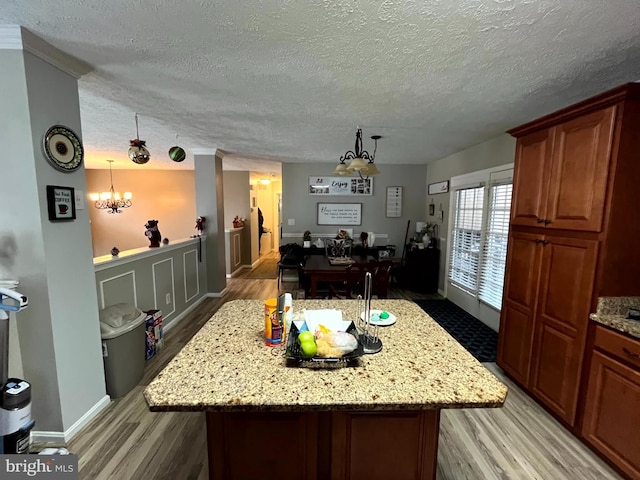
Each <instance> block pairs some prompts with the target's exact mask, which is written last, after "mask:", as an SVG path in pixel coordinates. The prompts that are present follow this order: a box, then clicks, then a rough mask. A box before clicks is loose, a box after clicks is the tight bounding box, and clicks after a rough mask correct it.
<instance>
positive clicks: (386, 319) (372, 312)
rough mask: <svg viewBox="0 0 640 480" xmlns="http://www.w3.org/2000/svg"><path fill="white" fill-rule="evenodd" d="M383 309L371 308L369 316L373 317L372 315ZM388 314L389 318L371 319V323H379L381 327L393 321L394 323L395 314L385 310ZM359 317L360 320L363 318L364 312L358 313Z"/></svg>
mask: <svg viewBox="0 0 640 480" xmlns="http://www.w3.org/2000/svg"><path fill="white" fill-rule="evenodd" d="M383 311H384V310H373V309H372V310H371V316H372V317H373V316H374V315H380V314H381V313H382V312H383ZM387 313H388V314H389V318H385V319H384V320H383V319H382V318H380V319H379V320H373V319H372V320H371V325H379V326H381V327H386V326H388V325H393V324H394V323H396V320H397V318H396V316H395V315H394V314H393V313H391V312H387ZM360 318H361V319H362V320H364V312H362V313H361V314H360Z"/></svg>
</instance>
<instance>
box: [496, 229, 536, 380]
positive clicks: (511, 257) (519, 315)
mask: <svg viewBox="0 0 640 480" xmlns="http://www.w3.org/2000/svg"><path fill="white" fill-rule="evenodd" d="M541 241H542V236H540V235H532V234H528V233H520V232H512V233H511V235H510V237H509V245H508V248H507V268H506V270H505V282H504V285H505V286H504V297H503V301H502V311H501V313H500V333H499V340H498V358H497V361H498V365H500V367H502V368H503V369H504V370H505V371H506V372H507V373H509V374H511V375H512V376H513V377H514V378H515V379H516V380H518V381H519V382H520V383H522V384H523V385H528V381H529V365H530V362H531V345H532V341H533V320H534V315H535V307H536V295H537V288H538V278H539V274H538V272H539V271H540V259H541V253H542V252H541V250H542V244H541V243H540V242H541Z"/></svg>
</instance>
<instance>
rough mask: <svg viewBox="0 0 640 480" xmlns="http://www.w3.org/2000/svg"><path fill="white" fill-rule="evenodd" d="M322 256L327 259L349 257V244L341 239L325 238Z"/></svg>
mask: <svg viewBox="0 0 640 480" xmlns="http://www.w3.org/2000/svg"><path fill="white" fill-rule="evenodd" d="M324 254H325V256H327V257H350V256H351V242H349V241H347V240H345V239H342V238H326V239H325V240H324Z"/></svg>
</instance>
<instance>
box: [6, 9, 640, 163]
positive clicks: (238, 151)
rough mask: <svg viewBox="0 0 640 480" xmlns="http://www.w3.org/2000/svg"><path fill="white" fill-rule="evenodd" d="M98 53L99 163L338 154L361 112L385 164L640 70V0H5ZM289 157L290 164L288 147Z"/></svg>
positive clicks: (41, 27) (89, 114)
mask: <svg viewBox="0 0 640 480" xmlns="http://www.w3.org/2000/svg"><path fill="white" fill-rule="evenodd" d="M0 24H18V25H23V26H25V27H26V28H28V29H29V30H31V31H32V32H33V33H35V34H37V35H39V36H40V37H42V38H43V39H45V40H46V41H48V42H49V43H51V44H52V45H54V46H56V47H58V48H59V49H61V50H63V51H64V52H67V53H69V54H71V55H73V56H75V57H77V58H79V59H81V60H83V61H85V62H87V63H88V64H90V65H91V66H92V67H93V68H94V70H93V71H92V72H91V73H89V74H87V75H85V76H84V77H82V78H81V79H80V81H79V86H80V100H81V115H82V133H83V139H84V143H85V148H86V151H87V155H86V166H87V167H89V168H105V167H106V162H104V160H105V159H106V158H113V159H115V160H116V164H115V166H114V168H117V167H118V166H120V167H121V168H133V167H136V166H135V165H134V164H133V163H132V162H130V161H129V160H128V158H127V156H126V151H127V148H128V141H129V140H130V139H132V138H135V119H134V114H135V112H138V114H139V125H140V138H142V139H144V140H146V141H147V146H148V147H149V150H150V151H151V154H152V158H151V161H150V162H149V163H148V164H146V165H145V166H144V167H138V168H193V158H192V156H191V155H188V157H187V160H186V161H185V162H183V163H181V164H177V163H174V162H172V161H171V160H169V158H168V156H167V150H168V149H169V147H171V146H172V145H175V144H179V145H181V146H183V147H184V148H185V149H187V151H189V150H190V149H192V148H220V149H223V150H224V151H225V152H229V154H228V155H227V156H225V169H247V168H252V169H254V170H256V171H259V172H265V173H267V172H276V171H278V170H279V166H278V163H276V162H280V161H281V162H291V161H294V162H324V163H326V164H327V165H326V167H322V168H319V169H318V170H319V172H320V171H326V172H327V173H330V171H331V170H332V168H333V165H334V164H336V163H337V161H338V159H339V157H340V155H342V154H344V152H345V151H346V150H347V149H350V148H352V147H353V142H354V140H355V130H356V126H357V125H360V126H361V127H362V129H363V137H364V147H365V149H367V150H371V149H372V148H373V142H372V140H370V138H369V137H370V136H371V135H374V134H378V135H382V136H383V138H382V139H381V140H380V141H379V142H378V151H377V157H376V163H377V164H379V166H380V169H381V170H382V171H383V173H384V166H385V165H388V164H420V163H426V162H429V161H433V160H435V159H438V158H442V157H444V156H446V155H449V154H451V153H454V152H456V151H458V150H461V149H464V148H467V147H469V146H471V145H474V144H476V143H479V142H482V141H484V140H486V139H488V138H491V137H493V136H495V135H497V134H499V133H501V132H504V131H505V130H506V129H508V128H510V127H514V126H516V125H518V124H520V123H523V122H525V121H528V120H531V119H533V118H536V117H538V116H540V115H543V114H546V113H549V112H551V111H553V110H555V109H557V108H560V107H563V106H566V105H569V104H571V103H574V102H575V101H577V100H580V99H583V98H586V97H589V96H591V95H593V94H596V93H599V92H601V91H604V90H606V89H609V88H612V87H615V86H617V85H619V84H621V83H625V82H628V81H636V80H638V79H640V35H638V32H639V31H640V3H639V2H638V1H637V0H616V1H605V0H563V1H561V2H559V1H557V0H482V1H472V0H463V1H455V2H454V1H451V0H432V1H427V0H405V1H393V0H386V1H362V0H360V1H358V0H336V1H329V0H323V1H320V0H318V1H314V2H307V1H299V0H298V1H296V0H227V1H215V2H207V1H204V0H182V1H180V2H176V1H175V0H129V1H125V0H100V1H98V0H94V1H91V0H57V1H56V0H2V3H1V4H0ZM274 161H275V162H274Z"/></svg>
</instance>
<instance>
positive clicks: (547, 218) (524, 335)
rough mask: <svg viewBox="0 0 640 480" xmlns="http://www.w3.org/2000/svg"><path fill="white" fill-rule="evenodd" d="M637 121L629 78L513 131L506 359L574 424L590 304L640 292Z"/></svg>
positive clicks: (639, 99) (578, 416) (578, 417)
mask: <svg viewBox="0 0 640 480" xmlns="http://www.w3.org/2000/svg"><path fill="white" fill-rule="evenodd" d="M638 128H640V85H639V84H627V85H623V86H621V87H619V88H617V89H614V90H611V91H609V92H605V93H603V94H601V95H598V96H596V97H593V98H591V99H588V100H585V101H583V102H580V103H578V104H575V105H573V106H570V107H567V108H565V109H562V110H560V111H558V112H555V113H552V114H550V115H547V116H545V117H542V118H540V119H537V120H535V121H532V122H530V123H527V124H525V125H522V126H520V127H517V128H514V129H512V130H510V131H509V133H511V134H512V135H513V136H515V137H516V139H517V142H516V158H515V165H514V190H513V200H512V208H511V225H510V233H509V246H508V250H507V267H506V273H505V289H504V296H503V308H502V311H501V323H500V332H499V347H498V358H497V361H498V364H499V365H500V366H501V367H502V368H503V369H504V370H505V372H507V373H508V374H509V375H511V376H512V377H513V378H514V379H515V380H516V381H518V382H519V383H520V384H521V385H522V386H523V387H524V388H525V389H526V390H527V391H528V392H529V393H531V394H532V395H533V396H534V397H535V398H536V399H537V400H538V401H539V402H540V403H541V404H543V405H544V406H546V407H547V408H548V409H549V410H550V411H552V412H553V413H554V414H555V415H556V417H557V418H559V419H560V420H562V421H563V422H565V423H566V424H567V425H569V426H570V427H572V428H574V431H577V429H578V428H579V427H580V425H581V422H582V413H583V409H584V405H583V404H584V399H583V398H582V399H581V397H580V395H579V392H580V390H581V388H582V389H584V388H585V387H584V382H586V379H585V378H584V377H585V376H586V375H583V370H584V367H585V363H584V362H585V357H586V355H585V350H586V349H587V333H588V327H589V313H590V312H594V311H595V310H596V304H597V299H598V297H601V296H637V295H640V282H638V281H637V272H638V271H639V270H640V255H639V254H638V253H637V252H638V250H637V239H638V238H640V209H638V208H637V205H638V201H637V193H636V191H637V190H638V185H640V162H638V161H637V152H638V150H639V149H640V136H638V134H637V132H638ZM634 205H635V206H634ZM634 239H635V244H636V245H635V247H634V246H633V245H634ZM634 271H635V272H636V273H635V275H634V274H633V273H631V272H634ZM581 402H582V403H581Z"/></svg>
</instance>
